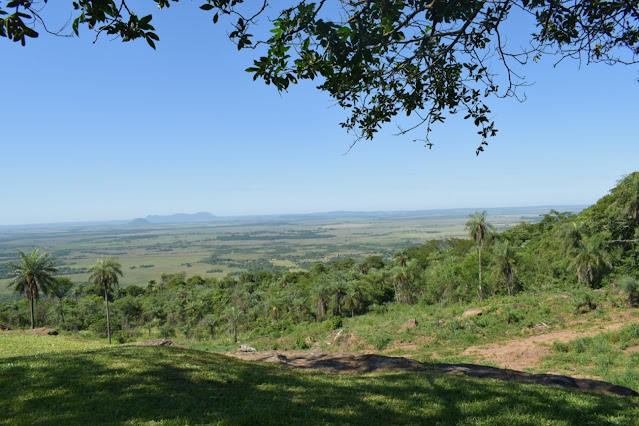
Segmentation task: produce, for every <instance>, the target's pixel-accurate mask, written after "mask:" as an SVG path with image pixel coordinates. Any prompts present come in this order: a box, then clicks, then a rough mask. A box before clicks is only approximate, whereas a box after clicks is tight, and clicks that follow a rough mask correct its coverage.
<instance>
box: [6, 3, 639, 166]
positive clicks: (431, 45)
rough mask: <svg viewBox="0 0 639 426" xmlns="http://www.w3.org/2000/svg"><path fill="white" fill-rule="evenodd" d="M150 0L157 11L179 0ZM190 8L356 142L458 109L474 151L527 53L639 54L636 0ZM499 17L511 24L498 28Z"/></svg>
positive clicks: (102, 16) (126, 35)
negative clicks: (304, 89) (306, 95)
mask: <svg viewBox="0 0 639 426" xmlns="http://www.w3.org/2000/svg"><path fill="white" fill-rule="evenodd" d="M153 1H154V2H155V3H156V4H157V6H158V7H159V8H160V9H164V8H168V7H169V6H170V5H171V3H172V2H177V1H178V0H153ZM44 3H46V0H44ZM38 7H39V8H41V7H42V4H41V3H39V2H37V3H36V2H32V1H30V0H11V1H8V2H2V1H0V14H2V15H5V16H6V18H5V19H4V20H2V19H0V36H4V37H8V38H10V39H12V40H13V41H19V42H21V43H22V44H24V43H25V40H26V38H29V37H37V35H38V33H37V31H36V30H35V28H36V27H37V24H38V23H40V24H43V25H44V21H43V20H42V19H41V18H40V15H39V14H38V12H39V10H38V9H37V8H38ZM73 7H74V8H75V9H76V10H77V11H78V13H79V15H78V16H76V17H75V19H74V21H73V25H72V27H73V32H74V33H75V34H76V35H77V34H79V26H80V25H82V24H86V25H87V26H88V27H89V29H91V30H93V31H95V32H96V37H98V36H99V35H100V34H102V33H106V34H109V35H114V36H117V37H120V38H121V39H122V41H129V40H133V39H137V38H143V39H145V40H146V41H147V43H148V44H149V45H150V46H151V47H153V48H155V41H158V40H159V37H158V36H157V34H156V33H155V32H154V31H155V28H154V27H153V26H152V25H151V24H150V22H151V19H152V15H150V14H149V15H146V16H144V17H142V18H138V16H137V15H136V13H135V12H134V11H133V10H132V9H131V8H130V7H129V5H128V4H127V3H126V2H125V1H124V0H117V1H116V0H100V1H98V0H77V1H75V2H73ZM200 9H202V10H204V11H207V12H209V13H212V14H213V22H214V23H217V22H218V21H219V19H220V17H226V18H228V20H229V21H230V25H231V31H230V32H229V37H230V39H231V40H232V41H233V42H235V43H236V45H237V47H238V49H254V48H257V47H260V52H262V55H261V56H259V58H257V59H255V60H254V63H253V65H252V66H251V67H249V68H248V69H247V71H249V72H251V73H253V76H254V78H255V79H262V80H264V82H265V83H266V84H273V85H274V86H275V87H276V88H277V89H278V90H280V91H282V90H286V89H287V88H288V87H289V86H290V84H294V83H297V82H298V81H299V80H307V79H308V80H314V79H315V78H318V79H320V83H319V85H318V86H317V87H318V89H319V90H321V91H325V92H328V94H329V95H330V96H331V97H332V98H333V99H335V101H336V102H337V104H338V105H339V106H340V107H342V108H344V109H346V110H347V111H348V112H349V116H348V117H347V118H346V119H345V120H344V122H342V123H341V125H342V127H344V128H346V129H347V130H348V131H350V132H352V133H353V134H355V135H356V141H358V140H361V139H372V138H373V137H374V135H375V134H376V133H377V132H378V131H379V130H380V129H381V128H382V127H383V125H384V124H386V123H389V122H391V121H392V120H394V119H395V118H397V116H400V115H404V116H406V117H410V119H409V126H408V127H407V128H400V134H404V133H408V132H410V131H411V130H414V129H416V128H424V129H425V133H424V135H423V138H421V139H420V140H422V141H424V142H425V143H426V144H427V145H428V146H432V143H431V142H430V139H429V134H430V132H431V128H432V125H434V124H436V123H440V122H444V121H445V120H446V118H447V117H449V116H450V115H453V114H458V113H461V114H463V115H464V118H465V119H468V120H471V122H472V123H473V124H474V126H476V128H477V133H478V134H479V136H480V139H481V142H480V145H479V147H478V148H477V154H479V152H481V151H483V150H484V147H485V146H486V145H487V139H488V138H490V137H493V136H495V135H496V133H497V128H496V127H495V123H494V121H492V119H491V115H490V114H491V110H490V107H489V105H488V101H487V99H490V98H494V97H517V98H519V99H523V98H522V97H520V95H519V94H518V91H517V89H518V88H519V87H520V86H522V85H525V84H526V82H525V80H524V79H523V78H522V77H521V76H520V75H519V74H518V73H517V69H518V67H519V66H520V65H523V64H526V63H527V62H528V61H529V60H530V59H533V60H535V61H536V60H538V59H539V58H540V57H541V56H543V55H547V54H551V55H555V57H556V58H557V62H560V61H562V60H563V59H566V58H572V59H577V60H580V61H581V60H585V61H586V62H587V63H590V62H604V63H608V64H619V63H621V64H636V63H637V61H638V59H639V0H621V1H589V0H576V1H575V0H571V1H567V0H565V1H562V0H492V1H481V0H428V1H424V0H388V1H373V0H342V1H340V2H339V4H337V2H327V1H326V0H318V1H317V2H313V3H307V2H306V1H299V0H296V1H288V2H277V4H275V3H274V2H270V1H268V0H262V1H258V2H244V1H243V0H206V1H205V2H204V4H202V5H201V6H200ZM7 10H11V11H12V12H13V13H11V14H8V12H7ZM260 17H262V18H268V21H269V22H270V23H271V24H270V25H272V28H271V29H270V36H268V37H264V38H258V37H256V36H254V35H253V34H252V33H251V31H253V28H254V27H255V26H256V25H260V22H259V21H258V20H259V18H260ZM509 20H510V21H513V20H514V21H515V23H516V25H513V24H512V23H511V24H510V25H509V29H508V30H506V28H505V23H506V22H507V21H509ZM527 22H530V23H531V26H534V28H527V27H526V23H527ZM45 28H46V27H45ZM513 28H514V29H513ZM530 30H532V31H533V33H532V35H529V34H530V33H529V31H530ZM516 31H520V32H523V33H524V34H525V36H526V37H528V45H527V47H525V48H521V47H518V48H517V49H515V50H510V49H509V47H508V46H507V45H506V39H507V36H510V35H514V34H513V32H516ZM260 32H261V33H263V31H260ZM262 47H264V49H261V48H262ZM496 70H501V71H499V72H498V71H496ZM410 120H413V121H410Z"/></svg>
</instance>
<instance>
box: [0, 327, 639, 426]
mask: <svg viewBox="0 0 639 426" xmlns="http://www.w3.org/2000/svg"><path fill="white" fill-rule="evenodd" d="M23 337H24V336H20V335H8V334H6V333H0V342H1V344H0V388H1V389H3V398H2V399H0V422H1V423H3V424H4V423H6V424H39V425H59V424H66V425H81V424H149V425H150V424H154V425H157V424H161V425H165V424H166V425H170V424H282V423H288V424H354V425H355V424H361V425H370V424H379V423H380V422H381V423H393V424H417V423H419V424H453V423H454V424H472V425H479V424H490V425H495V424H503V425H512V424H528V425H548V424H553V425H574V424H632V422H634V421H635V420H636V415H637V406H636V403H635V402H634V401H633V400H632V399H628V398H621V397H613V396H606V395H599V394H590V393H583V392H573V391H566V390H561V389H555V388H549V387H544V386H539V385H529V384H518V383H507V382H502V381H496V380H487V379H474V378H469V377H464V376H456V375H445V374H442V373H437V372H426V371H411V372H382V373H373V374H364V375H335V374H326V373H320V372H307V371H296V370H289V369H287V368H284V367H278V366H273V365H266V364H255V363H248V362H244V361H240V360H236V359H232V358H228V357H226V356H222V355H218V354H212V353H206V352H200V351H194V350H187V349H179V348H172V347H133V346H119V347H110V348H104V347H96V348H95V349H88V348H87V347H86V344H82V345H80V346H79V347H78V349H73V348H72V347H71V346H72V345H73V341H66V342H65V343H63V341H65V339H66V338H64V337H61V336H38V339H23ZM16 344H19V345H21V346H22V347H23V348H24V349H25V351H26V352H31V353H33V352H36V353H38V354H37V355H22V356H16V355H13V354H11V353H8V352H9V351H7V350H5V348H7V347H12V346H14V345H16ZM58 344H61V345H63V346H65V348H64V349H63V350H62V351H61V352H52V351H51V349H50V348H51V347H52V346H53V347H55V345H58ZM38 348H40V349H41V350H38Z"/></svg>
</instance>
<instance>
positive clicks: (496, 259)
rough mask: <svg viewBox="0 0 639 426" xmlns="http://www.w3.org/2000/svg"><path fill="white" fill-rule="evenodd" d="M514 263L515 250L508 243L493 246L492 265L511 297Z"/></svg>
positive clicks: (513, 284) (503, 242)
mask: <svg viewBox="0 0 639 426" xmlns="http://www.w3.org/2000/svg"><path fill="white" fill-rule="evenodd" d="M515 263H516V261H515V250H514V249H513V247H512V246H511V245H510V243H509V242H508V241H502V242H500V243H498V244H496V245H495V249H494V251H493V259H492V264H493V265H494V267H495V272H496V273H497V277H498V279H499V280H500V281H501V282H502V283H504V284H505V285H506V288H507V289H508V295H509V296H512V294H513V289H514V286H515Z"/></svg>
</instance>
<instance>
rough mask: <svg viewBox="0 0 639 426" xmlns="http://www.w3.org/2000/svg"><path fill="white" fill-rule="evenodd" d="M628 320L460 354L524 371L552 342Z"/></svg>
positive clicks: (547, 351) (594, 332)
mask: <svg viewBox="0 0 639 426" xmlns="http://www.w3.org/2000/svg"><path fill="white" fill-rule="evenodd" d="M630 322H631V321H629V320H628V319H626V320H624V321H620V322H613V323H610V324H606V325H602V326H600V327H599V326H597V327H593V328H591V329H589V330H587V331H576V330H561V331H553V332H549V333H544V334H540V335H537V336H531V337H527V338H525V339H519V340H510V341H508V342H499V343H494V344H489V345H481V346H471V347H470V348H468V349H466V350H465V351H464V352H463V355H472V356H476V357H477V360H478V361H479V362H491V363H494V364H496V365H498V366H500V367H502V368H510V369H513V370H524V369H526V368H534V367H537V366H538V365H539V361H540V360H541V358H542V357H543V356H546V355H549V354H550V348H551V347H552V345H553V343H555V342H562V343H565V342H569V341H571V340H574V339H577V338H579V337H591V336H596V335H597V334H599V333H603V332H606V331H614V330H618V329H619V328H621V327H622V326H624V325H627V324H629V323H630Z"/></svg>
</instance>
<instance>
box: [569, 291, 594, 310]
mask: <svg viewBox="0 0 639 426" xmlns="http://www.w3.org/2000/svg"><path fill="white" fill-rule="evenodd" d="M573 297H574V304H575V311H577V312H578V313H579V312H581V311H582V308H586V312H589V311H593V310H595V309H597V304H596V303H595V294H594V293H593V292H592V291H591V290H581V291H578V292H576V293H575V294H574V296H573Z"/></svg>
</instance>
